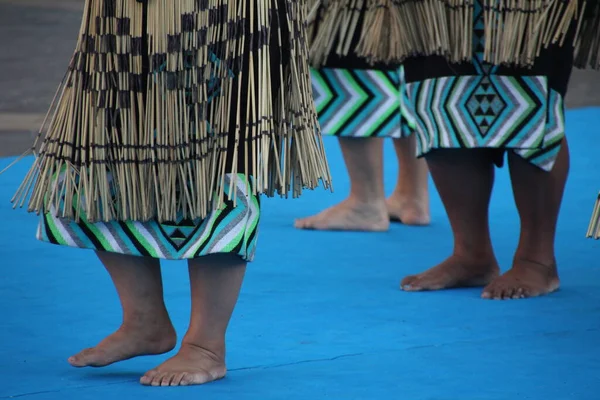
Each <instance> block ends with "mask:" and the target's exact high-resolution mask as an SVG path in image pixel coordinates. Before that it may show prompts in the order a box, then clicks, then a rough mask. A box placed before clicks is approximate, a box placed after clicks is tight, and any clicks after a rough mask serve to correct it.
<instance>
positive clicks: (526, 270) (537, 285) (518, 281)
mask: <svg viewBox="0 0 600 400" xmlns="http://www.w3.org/2000/svg"><path fill="white" fill-rule="evenodd" d="M559 287H560V280H559V278H558V271H557V268H556V263H553V264H552V265H543V264H540V263H537V262H534V261H529V260H523V259H516V260H515V261H514V263H513V267H512V268H511V269H510V270H509V271H508V272H506V273H505V274H504V275H502V276H500V277H498V278H496V279H494V280H493V281H492V283H490V284H489V285H488V286H487V287H486V288H485V289H484V290H483V293H482V294H481V297H482V298H484V299H493V300H509V299H525V298H529V297H537V296H543V295H545V294H549V293H552V292H555V291H557V290H558V289H559Z"/></svg>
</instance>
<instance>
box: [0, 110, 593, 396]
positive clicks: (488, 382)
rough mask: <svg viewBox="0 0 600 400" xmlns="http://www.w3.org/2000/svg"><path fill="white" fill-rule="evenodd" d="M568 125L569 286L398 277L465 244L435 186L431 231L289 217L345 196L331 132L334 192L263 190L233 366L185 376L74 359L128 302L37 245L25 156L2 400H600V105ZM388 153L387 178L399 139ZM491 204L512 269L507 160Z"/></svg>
mask: <svg viewBox="0 0 600 400" xmlns="http://www.w3.org/2000/svg"><path fill="white" fill-rule="evenodd" d="M567 126H568V130H569V132H568V137H569V140H570V147H571V154H572V168H571V175H570V179H569V182H568V186H567V191H566V195H565V200H564V206H563V209H562V214H561V219H560V224H559V232H558V237H557V255H558V265H559V269H560V274H561V280H562V288H561V290H560V291H559V292H558V293H556V294H554V295H551V296H547V297H543V298H538V299H531V300H520V301H485V300H481V299H480V297H479V295H480V290H479V289H469V290H450V291H443V292H435V293H433V292H432V293H405V292H401V291H400V290H399V289H398V284H399V281H400V279H401V278H402V277H403V276H405V275H407V274H410V273H415V272H419V271H421V270H423V269H425V268H427V267H429V266H432V265H434V264H435V263H437V262H439V261H441V260H442V259H444V258H445V257H446V256H447V255H448V254H449V252H450V250H451V247H452V237H451V234H450V227H449V225H448V221H447V218H446V216H445V213H444V210H443V208H442V205H441V203H440V200H439V197H438V196H437V193H435V190H434V188H433V185H432V186H431V190H432V218H433V224H432V225H431V226H430V227H426V228H410V227H406V226H402V225H397V224H395V225H393V226H392V228H391V230H390V231H389V232H386V233H331V232H311V231H297V230H294V228H293V220H294V218H296V217H300V216H306V215H310V214H313V213H315V212H317V211H320V210H321V209H323V208H325V207H327V206H329V205H333V204H335V203H336V202H338V201H340V200H342V199H343V198H344V197H345V196H346V194H347V191H348V179H347V176H346V173H345V170H344V166H343V162H342V158H341V154H340V152H339V149H338V148H337V144H336V142H335V140H334V139H325V140H326V144H327V148H328V154H329V158H330V164H331V168H332V172H333V176H334V179H335V181H334V185H335V193H334V194H328V193H327V192H325V191H323V190H317V191H314V192H309V193H306V195H305V196H303V197H302V198H300V199H298V200H294V201H292V200H290V201H285V200H281V199H268V200H267V199H265V201H264V202H263V205H264V207H263V208H264V214H263V215H264V217H263V220H262V223H261V237H260V238H259V249H258V253H257V259H256V261H255V262H254V263H252V264H251V265H250V266H249V269H248V274H247V279H246V281H245V284H244V287H243V291H242V295H241V298H240V301H239V303H238V306H237V309H236V311H235V314H234V317H233V320H232V323H231V327H230V331H229V336H228V367H229V374H228V376H227V378H226V379H224V380H222V381H219V382H216V383H213V384H208V385H205V386H198V387H185V388H148V387H143V386H141V385H140V384H139V383H138V380H139V377H140V376H141V375H142V374H143V373H144V372H145V371H147V370H148V369H151V368H153V367H154V366H156V365H158V364H159V363H160V362H161V361H162V360H164V359H166V358H167V357H168V356H169V355H164V356H158V357H143V358H138V359H134V360H130V361H126V362H123V363H120V364H116V365H112V366H109V367H106V368H102V369H74V368H72V367H70V366H69V365H68V364H67V362H66V359H67V357H68V356H69V355H71V354H73V353H75V352H77V351H79V350H80V349H82V348H84V347H89V346H91V345H94V344H96V343H97V342H98V341H99V340H100V339H102V338H103V337H104V336H106V335H107V334H109V333H111V332H112V331H113V330H114V329H116V328H117V327H118V325H119V323H120V321H121V314H120V307H119V303H118V299H117V296H116V293H115V290H114V289H113V287H112V284H111V282H110V280H109V277H108V274H107V273H106V272H105V271H104V269H103V268H102V266H101V265H100V263H99V261H98V260H97V259H96V258H95V257H94V254H93V253H92V252H91V251H86V250H76V249H70V248H63V247H59V246H53V245H48V244H44V243H40V242H38V241H36V239H35V230H36V224H37V217H36V216H35V215H30V214H27V213H26V212H25V211H24V210H17V211H14V210H12V206H11V204H10V203H9V199H10V197H11V196H12V194H13V193H14V191H15V190H16V188H17V186H18V184H19V182H20V180H21V179H22V177H23V176H24V174H25V173H26V171H27V169H28V167H29V166H30V164H31V159H25V160H23V161H21V162H20V163H19V164H17V165H16V166H14V167H13V168H12V169H10V170H9V171H8V172H7V173H6V174H4V175H2V176H0V183H1V185H0V192H1V195H0V199H1V201H0V221H1V224H0V255H1V257H2V258H1V260H2V261H1V265H2V274H3V277H2V279H1V280H0V309H1V310H2V322H1V329H0V383H1V384H0V399H4V398H24V399H31V400H45V399H77V400H87V399H90V400H96V399H107V398H111V399H115V400H117V399H119V400H120V399H138V398H144V399H145V400H154V399H174V398H177V399H202V400H211V399H219V400H227V399H235V400H245V399H256V400H270V399H274V400H275V399H276V400H282V399H284V400H296V399H298V400H321V399H333V400H351V399H361V400H387V399H390V400H397V399H405V400H434V399H435V400H492V399H494V400H512V399H532V400H555V399H556V400H567V399H569V400H570V399H573V400H588V399H589V400H596V399H598V398H599V396H600V394H599V393H600V345H599V343H600V290H599V289H600V242H599V241H592V240H588V239H585V232H586V229H587V225H588V221H589V218H590V214H591V211H592V206H593V203H594V200H595V198H596V195H597V194H598V190H600V147H599V146H598V143H599V142H598V135H600V109H597V108H596V109H593V108H588V109H580V110H575V111H568V113H567ZM10 161H11V160H8V159H4V160H0V167H2V168H3V167H4V166H5V165H7V164H8V163H9V162H10ZM385 165H386V184H387V187H388V189H389V190H391V189H392V188H393V184H394V183H395V174H396V162H395V158H394V154H393V150H392V148H391V144H388V145H387V147H386V163H385ZM490 215H491V228H492V234H493V240H494V244H495V248H496V252H497V255H498V259H499V261H500V263H501V265H502V268H503V269H507V268H508V267H509V266H510V261H511V257H512V254H513V251H514V248H515V245H516V242H517V239H518V229H519V222H518V217H517V213H516V209H515V206H514V201H513V198H512V195H511V191H510V183H509V178H508V172H507V170H506V169H503V170H500V171H499V172H498V174H497V181H496V188H495V191H494V196H493V200H492V206H491V211H490ZM163 265H164V268H163V273H164V276H165V297H166V302H167V306H168V308H169V311H170V312H171V315H172V318H173V321H174V323H175V325H176V328H177V330H178V333H179V336H180V337H181V336H183V333H184V332H185V329H186V327H187V326H186V325H187V322H188V317H189V286H188V281H187V269H186V265H185V263H176V262H166V263H164V264H163Z"/></svg>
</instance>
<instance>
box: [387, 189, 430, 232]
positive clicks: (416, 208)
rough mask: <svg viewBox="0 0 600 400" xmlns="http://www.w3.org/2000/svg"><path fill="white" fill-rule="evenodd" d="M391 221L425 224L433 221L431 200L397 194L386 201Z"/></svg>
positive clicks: (406, 223)
mask: <svg viewBox="0 0 600 400" xmlns="http://www.w3.org/2000/svg"><path fill="white" fill-rule="evenodd" d="M385 203H386V206H387V210H388V215H389V218H390V221H393V222H400V223H402V224H404V225H416V226H425V225H429V223H430V222H431V216H430V214H429V201H428V200H423V201H421V200H419V199H417V198H408V197H401V196H398V195H396V194H393V195H392V196H390V197H388V199H387V200H386V201H385Z"/></svg>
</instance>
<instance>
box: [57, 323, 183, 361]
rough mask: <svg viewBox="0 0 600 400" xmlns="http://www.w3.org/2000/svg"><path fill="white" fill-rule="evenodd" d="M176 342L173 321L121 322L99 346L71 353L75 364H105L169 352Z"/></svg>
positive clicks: (71, 359) (71, 358) (70, 359)
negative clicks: (129, 324) (137, 324)
mask: <svg viewBox="0 0 600 400" xmlns="http://www.w3.org/2000/svg"><path fill="white" fill-rule="evenodd" d="M176 344H177V334H176V333H175V329H174V328H173V325H171V321H170V320H167V322H166V323H164V324H162V325H156V326H155V328H152V327H148V326H146V327H143V326H140V327H136V328H129V327H127V326H125V325H123V326H121V327H120V328H119V329H118V330H117V331H116V332H115V333H113V334H112V335H109V336H107V337H106V338H105V339H104V340H102V341H101V342H100V343H99V344H98V345H97V346H96V347H91V348H89V349H85V350H82V351H81V352H79V353H78V354H75V355H74V356H72V357H69V360H68V361H69V364H71V365H72V366H74V367H104V366H107V365H110V364H113V363H115V362H118V361H124V360H128V359H130V358H133V357H137V356H146V355H155V354H163V353H167V352H169V351H171V350H173V348H175V345H176Z"/></svg>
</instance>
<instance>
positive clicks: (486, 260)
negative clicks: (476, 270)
mask: <svg viewBox="0 0 600 400" xmlns="http://www.w3.org/2000/svg"><path fill="white" fill-rule="evenodd" d="M452 257H456V258H458V259H460V260H461V262H462V263H463V264H466V265H472V266H482V267H483V266H488V265H489V264H496V263H497V261H496V256H495V255H494V251H493V249H492V248H491V246H489V247H487V246H483V247H481V248H477V249H468V248H465V247H455V249H454V252H453V253H452Z"/></svg>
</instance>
